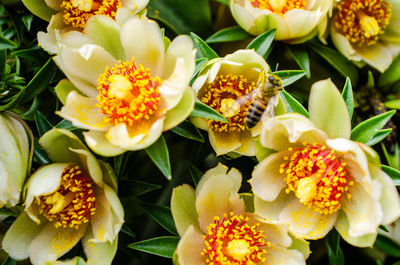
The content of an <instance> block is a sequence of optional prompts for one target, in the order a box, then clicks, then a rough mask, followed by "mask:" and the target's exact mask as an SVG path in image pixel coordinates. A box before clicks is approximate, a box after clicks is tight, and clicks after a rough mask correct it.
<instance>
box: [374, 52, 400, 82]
mask: <svg viewBox="0 0 400 265" xmlns="http://www.w3.org/2000/svg"><path fill="white" fill-rule="evenodd" d="M399 71H400V55H398V56H397V57H396V58H394V60H393V62H392V64H391V65H390V66H389V68H388V69H386V71H385V72H383V74H381V75H380V76H379V78H378V86H379V87H383V86H391V85H393V84H395V83H397V82H398V81H399V80H400V76H399Z"/></svg>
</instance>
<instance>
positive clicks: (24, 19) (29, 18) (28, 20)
mask: <svg viewBox="0 0 400 265" xmlns="http://www.w3.org/2000/svg"><path fill="white" fill-rule="evenodd" d="M32 19H33V15H32V14H30V15H25V16H23V17H22V22H24V25H25V27H26V29H27V30H28V31H29V30H31V24H32Z"/></svg>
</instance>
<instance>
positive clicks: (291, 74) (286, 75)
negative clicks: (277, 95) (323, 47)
mask: <svg viewBox="0 0 400 265" xmlns="http://www.w3.org/2000/svg"><path fill="white" fill-rule="evenodd" d="M273 74H275V75H277V76H279V77H280V78H281V80H282V85H283V87H287V86H288V85H291V84H293V83H294V82H296V81H297V80H299V79H300V78H302V77H303V76H304V75H305V74H306V72H305V71H303V70H284V71H277V72H273Z"/></svg>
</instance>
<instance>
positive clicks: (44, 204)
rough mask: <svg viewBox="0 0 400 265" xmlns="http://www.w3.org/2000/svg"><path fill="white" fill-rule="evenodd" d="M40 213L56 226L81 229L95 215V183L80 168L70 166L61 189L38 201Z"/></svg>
mask: <svg viewBox="0 0 400 265" xmlns="http://www.w3.org/2000/svg"><path fill="white" fill-rule="evenodd" d="M36 201H37V204H38V206H39V213H40V214H42V215H43V216H45V217H46V218H47V219H48V220H49V221H50V222H54V223H53V224H54V226H55V227H56V228H58V227H64V228H65V227H68V226H69V227H74V228H76V229H78V228H79V225H80V224H82V223H87V222H89V218H90V216H92V215H93V214H94V213H95V210H96V208H95V206H96V199H95V197H94V191H93V182H92V180H91V179H90V178H88V177H87V176H86V175H85V174H84V173H83V172H82V170H81V168H80V167H79V166H74V165H72V166H68V167H66V168H65V169H64V171H63V173H62V176H61V183H60V187H59V188H58V189H57V190H56V191H54V192H52V193H50V194H47V195H43V196H40V197H39V198H38V199H37V200H36Z"/></svg>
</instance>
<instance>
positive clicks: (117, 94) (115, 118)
mask: <svg viewBox="0 0 400 265" xmlns="http://www.w3.org/2000/svg"><path fill="white" fill-rule="evenodd" d="M160 84H161V80H160V78H158V77H152V75H151V73H150V70H149V69H148V68H145V67H144V66H143V65H139V66H138V67H137V66H136V65H135V63H134V61H133V59H132V61H131V62H129V61H127V62H122V61H119V63H117V64H116V65H115V66H113V67H112V68H111V69H110V68H109V67H106V70H105V71H104V73H103V74H101V75H100V77H99V79H98V85H97V89H98V90H99V95H98V96H97V101H98V102H99V103H98V104H97V105H96V106H97V107H98V108H100V109H101V112H102V113H104V114H105V115H106V117H105V120H106V121H107V122H109V123H112V124H118V123H125V124H126V125H128V126H131V125H133V124H134V123H136V122H138V121H140V120H142V119H146V120H148V119H150V117H151V115H152V114H154V113H155V111H156V110H157V109H158V105H159V103H160V92H159V90H158V88H159V86H160Z"/></svg>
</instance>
